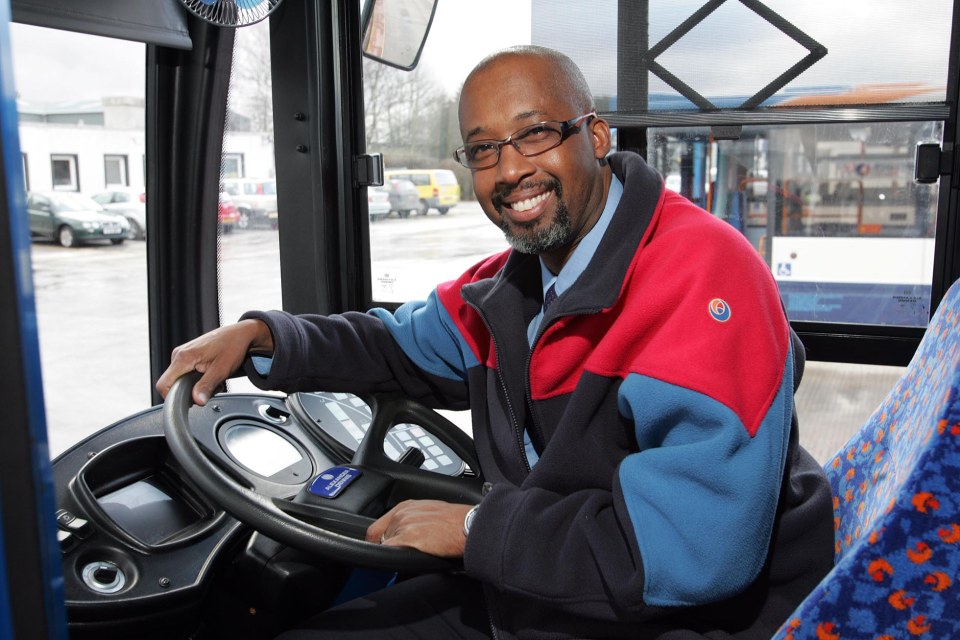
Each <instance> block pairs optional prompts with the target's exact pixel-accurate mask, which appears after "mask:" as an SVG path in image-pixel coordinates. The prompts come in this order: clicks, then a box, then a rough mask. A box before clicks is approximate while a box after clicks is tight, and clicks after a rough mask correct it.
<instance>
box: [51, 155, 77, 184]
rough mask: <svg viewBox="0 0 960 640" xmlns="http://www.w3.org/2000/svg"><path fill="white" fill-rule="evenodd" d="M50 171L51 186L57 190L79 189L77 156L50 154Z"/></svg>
mask: <svg viewBox="0 0 960 640" xmlns="http://www.w3.org/2000/svg"><path fill="white" fill-rule="evenodd" d="M50 173H51V174H52V176H53V188H54V189H55V190H57V191H80V180H79V178H78V177H77V176H78V174H77V156H73V155H52V156H50Z"/></svg>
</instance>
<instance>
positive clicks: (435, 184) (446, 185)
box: [384, 169, 460, 216]
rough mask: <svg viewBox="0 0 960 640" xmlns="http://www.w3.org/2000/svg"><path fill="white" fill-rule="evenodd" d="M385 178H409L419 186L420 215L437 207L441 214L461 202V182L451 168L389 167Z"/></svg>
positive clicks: (388, 179)
mask: <svg viewBox="0 0 960 640" xmlns="http://www.w3.org/2000/svg"><path fill="white" fill-rule="evenodd" d="M384 178H385V179H386V180H387V182H389V181H390V180H409V181H410V182H412V183H413V184H415V185H416V187H417V192H418V193H419V195H420V215H422V216H425V215H427V211H429V210H430V209H436V210H437V211H439V212H440V215H443V214H445V213H446V212H447V211H450V208H451V207H455V206H457V203H459V202H460V183H459V182H457V176H455V175H454V173H453V171H450V170H449V169H388V170H387V171H385V172H384Z"/></svg>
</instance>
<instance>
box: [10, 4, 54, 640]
mask: <svg viewBox="0 0 960 640" xmlns="http://www.w3.org/2000/svg"><path fill="white" fill-rule="evenodd" d="M9 26H10V4H9V0H0V149H2V153H3V167H4V168H5V169H6V175H4V176H0V177H2V179H4V180H5V183H6V189H5V191H6V194H7V198H8V201H7V202H5V203H0V211H4V210H6V211H9V216H5V218H6V219H5V220H4V219H0V223H7V224H9V226H10V242H11V247H10V250H11V255H10V256H5V257H8V258H9V259H10V260H11V261H12V267H13V276H14V280H15V282H14V283H13V285H14V286H13V289H14V296H15V298H16V307H17V310H18V313H19V332H20V338H21V341H20V347H21V348H20V353H19V354H10V353H8V354H5V357H8V358H11V357H12V358H18V359H19V361H20V362H21V370H22V371H23V386H24V388H25V389H26V390H27V397H26V398H24V403H25V406H26V412H27V414H28V416H29V420H28V425H26V427H27V428H28V429H29V430H30V434H29V442H30V443H31V448H30V450H29V452H27V454H28V455H29V457H30V461H31V468H32V469H33V473H34V477H33V482H32V485H33V487H35V488H37V492H36V495H35V496H34V499H35V500H36V502H37V504H36V508H35V513H39V514H43V515H42V516H41V517H42V521H41V522H38V523H37V529H38V531H39V533H40V538H41V540H40V545H39V546H40V548H41V557H40V558H39V559H38V564H39V566H38V567H37V570H38V571H39V572H41V575H42V576H43V581H44V584H45V585H46V586H45V589H44V593H43V596H42V597H43V598H44V600H45V602H44V610H45V611H46V614H47V617H48V619H47V621H46V622H47V625H46V626H47V628H48V629H49V630H50V634H49V637H50V638H64V639H65V638H66V637H67V631H66V624H65V622H66V613H65V606H64V594H63V579H62V573H61V571H62V569H61V566H60V549H59V546H58V544H57V536H56V524H55V521H54V516H53V513H54V497H53V471H52V468H51V465H50V454H49V450H48V448H47V433H46V417H45V415H44V408H43V385H42V380H41V376H40V345H39V342H38V335H37V315H36V308H35V305H34V297H33V282H32V273H31V269H30V232H29V223H28V218H27V210H26V194H25V193H24V180H23V165H22V156H21V153H20V141H19V134H18V117H17V106H16V98H15V96H16V92H15V86H14V81H13V68H12V64H11V46H10V29H9ZM19 427H20V425H9V428H19ZM25 490H26V491H29V489H25ZM3 498H4V499H6V500H9V499H10V498H11V495H4V496H3ZM27 500H29V496H28V497H27ZM0 513H2V512H0ZM4 525H5V523H3V522H0V536H3V533H2V530H3V529H4ZM0 542H2V538H0ZM4 549H5V547H4V546H2V545H0V640H6V639H8V638H9V639H11V640H12V638H13V628H14V624H13V621H12V617H13V616H12V614H13V612H12V611H11V609H10V593H11V592H12V590H13V589H16V588H17V585H16V584H15V583H11V582H10V581H9V580H8V576H7V566H8V561H7V559H6V557H4V556H3V553H4V551H3V550H4Z"/></svg>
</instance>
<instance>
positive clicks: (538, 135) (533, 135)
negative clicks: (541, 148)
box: [521, 124, 553, 141]
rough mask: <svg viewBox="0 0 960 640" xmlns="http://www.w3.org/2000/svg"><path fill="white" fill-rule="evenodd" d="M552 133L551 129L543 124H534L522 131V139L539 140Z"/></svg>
mask: <svg viewBox="0 0 960 640" xmlns="http://www.w3.org/2000/svg"><path fill="white" fill-rule="evenodd" d="M551 135H553V130H552V129H551V128H550V127H549V126H547V125H545V124H536V125H533V126H532V127H530V128H529V129H527V130H526V131H524V133H523V136H521V137H522V138H523V139H524V140H531V141H532V140H541V139H543V138H549V137H550V136H551Z"/></svg>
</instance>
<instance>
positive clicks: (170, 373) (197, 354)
mask: <svg viewBox="0 0 960 640" xmlns="http://www.w3.org/2000/svg"><path fill="white" fill-rule="evenodd" d="M250 352H254V353H263V354H270V353H273V336H272V335H271V333H270V329H269V328H268V327H267V325H266V324H265V323H263V322H262V321H260V320H241V321H240V322H238V323H236V324H232V325H227V326H224V327H220V328H219V329H214V330H213V331H210V332H209V333H205V334H203V335H202V336H200V337H198V338H194V339H193V340H191V341H190V342H187V343H186V344H183V345H180V346H179V347H177V348H176V349H174V350H173V354H172V355H171V359H170V366H169V367H167V370H166V371H164V372H163V375H161V376H160V378H159V379H158V380H157V386H156V388H157V391H158V392H159V393H160V395H161V396H163V397H164V398H166V397H167V394H168V393H169V392H170V387H171V386H173V383H174V382H175V381H176V380H177V378H179V377H180V376H182V375H184V374H185V373H190V372H191V371H197V372H198V373H201V374H203V375H202V376H201V377H200V380H199V381H198V382H197V383H196V385H194V387H193V394H192V397H193V402H194V403H195V404H197V405H200V406H201V407H202V406H204V405H205V404H207V401H208V400H209V399H210V397H211V396H212V395H213V394H214V393H216V392H217V389H219V388H220V386H221V385H222V384H223V383H224V382H225V381H226V380H227V378H229V377H230V376H231V374H233V372H234V371H236V370H237V369H239V368H240V366H241V365H242V364H243V361H244V359H245V358H246V357H247V355H248V354H249V353H250Z"/></svg>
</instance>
